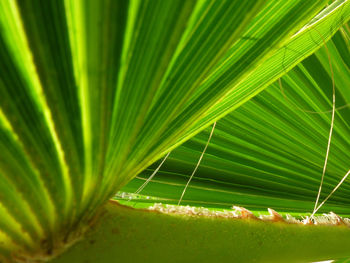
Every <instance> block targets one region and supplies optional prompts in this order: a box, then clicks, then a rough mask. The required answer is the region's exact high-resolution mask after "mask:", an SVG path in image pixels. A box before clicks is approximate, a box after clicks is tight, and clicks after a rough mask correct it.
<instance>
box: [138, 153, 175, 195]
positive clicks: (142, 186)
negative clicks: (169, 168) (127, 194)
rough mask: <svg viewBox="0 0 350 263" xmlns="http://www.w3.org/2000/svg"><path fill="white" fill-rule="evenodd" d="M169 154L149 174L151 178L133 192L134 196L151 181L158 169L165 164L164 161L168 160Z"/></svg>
mask: <svg viewBox="0 0 350 263" xmlns="http://www.w3.org/2000/svg"><path fill="white" fill-rule="evenodd" d="M170 153H171V152H168V153H167V155H165V157H164V158H163V160H162V162H161V163H160V164H159V165H158V167H157V169H155V170H154V171H153V173H152V174H151V176H150V177H149V178H148V179H147V180H146V182H144V183H143V184H142V185H141V186H140V187H139V188H138V189H137V190H136V192H135V194H139V193H140V192H141V191H142V190H143V189H144V188H145V187H146V185H147V184H148V183H149V182H150V181H151V180H152V178H153V177H154V176H155V175H156V173H157V172H158V171H159V169H160V168H161V167H162V165H163V163H164V162H165V160H166V159H167V158H168V156H169V154H170Z"/></svg>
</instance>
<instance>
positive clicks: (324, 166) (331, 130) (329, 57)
mask: <svg viewBox="0 0 350 263" xmlns="http://www.w3.org/2000/svg"><path fill="white" fill-rule="evenodd" d="M322 40H323V43H324V47H325V50H326V52H327V56H328V61H329V67H330V71H331V77H332V88H333V96H332V97H333V103H332V119H331V128H330V130H329V136H328V144H327V152H326V157H325V160H324V165H323V171H322V177H321V183H320V187H319V189H318V194H317V198H316V202H315V206H314V211H313V212H312V214H315V211H316V208H317V205H318V201H319V199H320V195H321V191H322V185H323V180H324V175H325V173H326V169H327V162H328V156H329V149H330V146H331V139H332V133H333V126H334V116H335V82H334V72H333V67H332V60H331V56H330V53H329V50H328V48H327V44H326V42H325V41H324V39H322Z"/></svg>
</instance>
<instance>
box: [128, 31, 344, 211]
mask: <svg viewBox="0 0 350 263" xmlns="http://www.w3.org/2000/svg"><path fill="white" fill-rule="evenodd" d="M348 41H349V28H348V27H347V26H345V27H343V28H342V29H341V30H340V31H338V32H337V33H336V34H335V36H334V37H333V38H332V40H331V41H329V42H327V44H326V47H322V48H321V49H320V50H319V51H317V52H316V53H315V54H314V55H312V56H310V57H308V58H307V59H305V60H304V61H303V62H302V63H299V64H298V66H296V67H295V68H293V70H291V71H290V72H289V73H288V74H286V75H285V76H283V77H282V79H281V84H282V86H280V84H279V81H276V82H274V83H273V84H272V85H270V86H269V87H268V88H267V89H266V90H265V91H263V92H262V93H260V94H259V95H257V96H256V97H255V98H253V99H251V100H250V101H249V102H247V103H245V104H244V105H243V106H241V107H240V108H238V109H237V110H235V111H233V112H232V113H230V114H229V115H227V116H226V117H224V118H223V119H221V120H219V121H218V123H217V125H216V127H215V130H214V134H213V136H212V139H211V141H210V144H209V146H208V149H207V151H206V153H205V155H204V158H203V160H202V162H201V164H200V167H199V169H198V171H197V173H196V175H195V177H194V178H193V180H192V181H191V183H190V185H189V188H188V189H187V192H186V194H185V197H184V200H183V203H184V204H192V205H205V206H214V207H224V208H230V207H231V206H232V204H236V205H241V206H244V207H246V208H250V209H253V210H266V208H267V207H272V208H273V209H275V210H277V211H281V212H282V211H286V212H299V213H308V212H309V213H310V212H312V209H313V207H314V203H315V199H316V196H317V192H318V188H319V184H320V180H321V175H322V169H323V165H324V159H325V154H326V148H327V141H328V135H329V128H330V123H331V115H332V114H331V109H332V79H334V82H335V88H336V89H335V94H336V108H337V110H336V114H335V121H334V133H333V136H332V142H331V148H330V154H329V161H328V166H327V172H326V177H325V180H324V186H323V189H322V194H321V200H323V199H324V198H325V197H326V196H327V195H328V194H329V193H330V192H331V191H332V190H333V188H334V187H335V186H336V185H337V184H338V182H339V181H340V180H341V179H342V177H343V176H344V175H345V174H346V172H347V171H348V170H349V169H350V163H349V160H350V156H349V147H350V141H349V138H350V129H349V128H350V127H349V123H350V109H349V102H350V89H349V87H350V68H349V65H350V59H349V58H350V51H349V50H350V49H349V44H348V43H349V42H348ZM327 50H328V53H329V55H330V58H331V60H329V59H328V54H327ZM330 64H331V66H332V71H333V74H332V71H331V68H330ZM332 75H334V76H333V78H332ZM344 106H345V107H344ZM210 130H211V128H208V129H206V130H205V131H204V132H202V133H200V134H198V135H197V136H195V137H194V138H192V139H191V140H189V141H188V142H186V143H184V144H183V145H182V146H180V147H178V148H177V149H175V150H173V151H172V152H171V153H170V155H169V157H168V158H167V160H166V161H165V163H164V165H163V166H162V167H161V168H160V170H159V172H158V173H157V174H156V176H155V177H154V179H152V180H151V181H150V183H149V184H148V185H147V186H146V187H145V188H144V190H143V191H142V192H141V193H142V194H144V195H152V196H156V197H158V198H160V199H158V202H159V201H162V202H168V203H177V201H178V199H179V197H180V196H181V192H182V191H183V189H184V187H185V184H186V182H187V180H188V178H189V176H190V175H191V172H192V170H193V169H194V167H195V165H196V163H197V161H198V158H199V156H200V155H201V152H202V151H203V148H204V146H205V144H206V142H207V139H208V136H209V132H210ZM158 164H159V162H157V163H155V164H154V165H152V166H151V167H149V168H148V169H146V170H145V171H144V172H142V173H141V174H140V175H138V176H137V178H136V179H135V180H133V181H131V182H130V183H129V184H128V185H127V186H126V187H124V189H123V191H126V192H134V191H135V190H136V189H138V187H139V186H140V184H141V183H143V182H144V181H145V179H147V178H148V176H149V175H150V174H151V173H152V172H153V170H154V168H155V167H157V166H158ZM349 190H350V188H349V181H345V182H344V183H343V184H342V186H341V187H340V188H339V190H337V192H335V193H334V195H333V196H332V197H331V199H330V200H329V201H328V202H327V203H326V204H325V206H324V207H323V208H322V210H321V212H322V211H323V212H329V211H333V212H336V213H340V214H346V215H349V213H350V210H349V206H348V196H349ZM135 201H137V202H149V200H147V199H146V200H142V198H141V199H138V200H135ZM130 203H131V204H133V205H134V203H133V202H130ZM136 205H137V204H136Z"/></svg>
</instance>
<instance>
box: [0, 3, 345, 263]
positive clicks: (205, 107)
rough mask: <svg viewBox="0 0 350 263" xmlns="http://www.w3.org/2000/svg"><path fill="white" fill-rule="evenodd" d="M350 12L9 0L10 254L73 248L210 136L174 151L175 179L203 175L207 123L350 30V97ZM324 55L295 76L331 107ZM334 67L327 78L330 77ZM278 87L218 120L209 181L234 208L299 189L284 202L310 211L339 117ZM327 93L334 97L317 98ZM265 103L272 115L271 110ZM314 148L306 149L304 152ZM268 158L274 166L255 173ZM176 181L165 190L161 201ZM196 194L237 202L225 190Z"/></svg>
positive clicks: (296, 86) (1, 27)
mask: <svg viewBox="0 0 350 263" xmlns="http://www.w3.org/2000/svg"><path fill="white" fill-rule="evenodd" d="M349 17H350V2H349V1H344V0H338V1H334V2H333V3H331V4H329V5H327V1H316V0H310V1H303V0H296V1H266V0H258V1H244V2H243V1H232V0H226V1H211V0H197V1H196V0H189V1H182V0H171V1H164V0H130V1H129V0H115V1H113V0H102V1H97V0H78V1H77V0H62V1H40V0H33V1H20V0H3V1H0V106H1V111H0V127H1V130H0V150H1V152H0V190H1V191H0V214H1V217H0V255H1V256H0V257H3V258H7V259H8V258H15V259H17V260H26V259H29V258H31V259H33V260H35V259H40V258H44V259H45V258H47V257H50V256H52V255H55V254H56V253H58V252H60V251H61V250H62V249H63V248H64V247H65V246H66V245H67V244H70V243H72V242H74V241H75V240H76V239H77V238H78V237H80V236H81V235H82V233H83V232H85V230H86V228H88V227H89V224H91V223H92V222H93V221H94V220H95V218H96V215H97V214H98V212H99V210H100V208H101V206H102V205H103V204H105V203H106V201H107V200H108V199H109V198H111V197H112V196H113V195H114V194H115V193H116V192H117V191H118V190H120V189H121V187H123V186H125V185H126V184H127V183H128V182H129V181H130V180H131V179H133V178H134V177H135V176H137V175H138V174H140V173H141V172H142V171H144V170H145V169H146V168H147V167H148V166H149V165H151V164H152V163H154V162H155V161H157V160H158V159H159V158H160V157H162V156H163V155H165V154H166V153H167V152H169V151H170V150H172V149H174V148H175V147H177V146H179V145H180V144H182V143H183V142H185V141H187V140H188V139H190V138H191V137H193V136H194V135H196V134H198V137H195V139H193V140H192V141H189V142H188V143H186V144H184V146H182V147H180V148H179V149H178V150H176V151H177V153H176V154H175V155H173V157H172V159H171V160H172V161H173V163H174V165H175V166H176V169H178V170H176V171H175V172H172V171H170V172H165V174H167V175H171V176H167V178H166V179H164V180H165V181H167V180H170V181H171V180H175V181H177V180H178V178H179V177H177V176H176V175H174V174H183V175H185V174H187V173H186V171H187V170H188V169H189V166H191V164H192V163H193V162H194V158H196V157H195V153H198V152H199V151H200V150H199V148H202V144H203V140H204V138H205V137H207V135H208V134H207V131H204V132H203V133H200V132H201V131H202V130H204V129H205V128H206V127H208V126H209V125H210V124H212V123H213V122H214V121H216V120H218V119H220V118H222V117H223V116H225V115H227V114H228V113H229V112H231V111H233V110H234V109H236V108H238V107H239V106H241V105H242V104H243V103H244V102H247V101H248V100H249V99H251V98H252V97H254V96H255V95H257V94H258V93H259V92H261V91H262V90H263V89H264V88H266V87H267V86H268V85H270V84H272V83H273V82H274V81H276V79H277V78H279V77H281V76H282V75H285V74H286V73H287V71H289V70H290V69H292V68H293V67H295V66H296V65H297V64H298V63H299V62H300V61H302V60H303V59H305V58H306V57H307V56H309V55H311V54H312V53H313V52H315V51H316V50H318V49H319V48H320V47H321V46H323V44H324V42H325V41H327V40H329V39H330V38H331V37H332V36H333V35H334V34H335V33H336V32H338V33H337V35H338V36H337V35H336V36H335V37H334V38H337V39H340V40H334V46H330V47H329V49H330V51H331V53H332V56H334V58H333V60H335V61H336V62H338V64H339V63H340V61H341V60H343V61H344V64H342V65H341V64H339V65H338V64H335V65H338V66H337V70H338V71H337V72H338V73H336V76H335V78H334V79H335V81H336V85H337V92H338V93H340V95H337V96H338V97H340V99H339V101H342V100H343V101H344V102H348V101H349V96H348V94H349V92H348V91H347V89H346V88H347V87H348V85H347V84H349V77H348V71H346V70H348V64H349V63H348V59H349V54H348V53H347V52H348V51H349V42H348V40H349V38H348V34H349V31H348V29H347V27H346V26H345V27H344V28H343V29H341V31H338V30H339V28H341V27H342V26H343V25H344V24H346V22H347V21H348V20H349ZM333 53H334V54H333ZM317 54H320V55H315V56H314V57H310V58H308V59H307V60H304V62H303V63H302V64H298V66H297V68H295V69H293V71H291V73H289V74H288V75H286V76H284V77H283V80H282V83H283V86H284V88H285V90H286V91H285V92H286V94H287V96H289V97H290V99H291V100H293V101H294V100H295V101H296V102H297V103H301V105H302V107H306V106H310V107H313V108H315V107H316V108H317V109H318V108H320V109H322V110H323V109H324V108H326V109H327V110H328V108H327V107H326V106H330V105H329V100H328V98H329V96H330V94H329V92H330V90H331V86H330V85H329V82H330V77H329V69H327V65H328V64H327V60H326V57H325V55H324V53H322V51H320V53H317ZM317 67H319V68H318V69H317ZM334 67H335V66H334ZM320 72H322V73H320ZM327 72H328V73H327ZM327 74H328V78H327V77H324V78H326V79H327V82H325V83H323V79H322V78H320V79H317V77H318V76H321V75H322V76H323V75H325V76H327ZM320 83H322V84H320ZM272 85H274V87H275V88H269V89H268V90H267V91H266V92H264V93H262V94H261V95H259V97H256V98H255V99H254V100H250V101H249V102H247V103H246V104H244V106H243V107H241V108H239V110H237V111H234V112H233V113H232V114H230V115H227V117H226V118H225V119H224V120H223V121H222V122H219V123H218V129H217V131H216V133H217V135H218V136H216V133H215V132H214V137H213V144H212V145H210V147H211V148H210V149H208V150H209V151H208V152H209V154H210V156H211V158H212V161H211V162H208V163H207V164H204V166H203V167H206V168H207V170H206V172H205V174H206V176H204V177H206V180H204V181H203V180H202V181H201V180H199V181H201V182H199V183H200V184H202V183H203V185H205V184H207V183H208V182H210V183H209V185H208V188H211V189H214V190H215V189H221V190H222V189H223V188H226V190H225V189H224V191H228V192H229V193H228V194H229V195H230V199H232V201H231V200H230V201H229V202H232V203H242V204H243V203H244V202H241V201H240V199H239V197H238V196H240V195H241V196H242V195H246V194H248V195H251V197H250V201H249V202H247V205H248V203H249V204H250V205H251V206H255V207H261V206H271V205H270V204H272V205H273V204H276V202H277V203H278V202H282V201H281V200H283V202H291V203H293V204H295V205H294V206H287V205H280V207H281V208H283V207H285V208H289V209H295V211H297V210H298V209H299V210H300V209H301V210H303V209H306V207H308V206H309V205H310V204H311V196H313V194H314V193H315V191H316V186H315V184H316V185H317V182H319V178H317V176H318V175H319V174H317V171H318V170H317V169H316V168H318V167H320V166H321V164H320V162H322V157H323V155H324V149H325V145H321V142H322V143H323V140H326V139H327V138H326V137H327V136H326V134H325V131H326V130H327V129H328V126H329V115H315V119H314V118H311V117H310V116H309V115H308V114H305V113H303V112H295V111H289V112H288V110H290V107H289V104H288V102H286V101H285V100H284V97H283V96H281V93H280V92H279V91H278V90H277V89H276V85H275V84H272ZM344 85H345V86H344ZM313 88H316V90H317V92H316V91H315V90H313ZM315 94H316V97H317V96H318V97H319V98H318V99H320V100H321V101H322V99H323V101H322V103H323V104H322V105H321V104H320V105H319V104H318V103H313V102H315V99H314V98H313V97H312V95H315ZM321 106H322V107H321ZM264 111H266V112H268V113H269V114H270V115H271V116H268V117H266V118H265V117H263V116H264V114H265V113H264ZM344 112H347V110H344ZM340 114H341V115H340ZM344 114H345V113H343V112H342V113H337V118H339V119H341V120H342V122H341V123H340V124H336V127H335V135H336V136H338V137H339V138H338V139H334V141H335V142H334V155H336V156H337V157H335V158H334V159H332V160H333V161H330V162H331V163H330V169H331V170H332V171H333V172H334V174H333V175H332V176H330V177H327V178H326V181H325V189H326V190H329V189H330V187H331V185H332V184H334V183H335V182H336V180H337V179H338V177H339V176H340V173H341V172H342V171H343V170H344V169H347V168H345V164H346V163H347V159H346V158H347V154H348V153H347V152H348V151H347V148H346V147H348V144H347V143H348V139H347V138H349V137H348V133H349V131H348V130H347V128H348V127H347V120H348V119H346V116H345V115H344ZM261 118H262V119H264V121H267V123H269V125H266V123H265V124H264V123H262V121H263V120H262V119H261ZM265 119H266V120H265ZM300 124H303V128H300ZM277 127H278V128H277ZM312 134H315V135H314V136H315V137H313V136H312ZM259 136H260V137H259ZM269 136H270V137H273V141H271V142H269V141H268V140H269V139H268V138H270V137H269ZM215 137H216V138H215ZM254 140H259V142H260V143H261V144H256V143H255V144H254ZM293 140H294V141H293ZM298 140H303V141H304V142H305V145H304V146H303V147H300V145H299V144H297V143H295V141H298ZM308 140H310V141H308ZM263 143H266V145H264V144H263ZM274 143H275V144H274ZM253 145H255V146H253ZM332 149H333V146H332ZM247 151H248V152H247ZM221 154H223V155H221ZM298 154H299V155H301V154H304V155H305V156H303V157H302V160H303V161H302V162H299V161H298V160H297V157H296V156H297V155H298ZM341 154H344V155H343V156H340V155H341ZM233 156H235V158H243V159H244V160H245V161H241V160H239V159H237V160H232V157H233ZM340 159H341V160H340ZM339 160H340V161H339ZM208 161H209V159H208ZM253 161H256V163H257V164H258V165H257V167H255V168H254V169H256V171H261V173H259V172H253V170H251V168H252V166H253V165H252V162H253ZM213 167H214V168H215V169H214V168H213ZM278 167H281V168H280V169H279V168H278ZM316 170H317V171H316ZM282 171H283V173H282ZM146 173H147V170H146ZM142 175H145V173H143V174H142ZM173 175H174V176H173ZM222 175H223V176H222ZM274 176H277V177H278V178H279V179H280V181H279V180H276V182H274V179H272V178H273V177H274ZM294 176H295V177H294ZM183 178H184V177H182V180H181V183H180V185H181V184H183V182H184V180H183ZM301 178H302V179H301ZM180 179H181V178H180ZM195 181H196V182H197V179H196V180H195ZM162 182H163V179H162ZM290 182H294V184H292V183H290ZM298 182H299V183H298ZM137 184H138V182H136V184H135V185H137ZM263 184H266V187H264V191H262V190H259V189H260V188H261V185H263ZM243 185H244V187H243ZM245 185H247V186H246V187H245ZM309 185H312V186H313V188H312V189H309V188H308V187H309ZM169 186H171V184H169V183H165V184H162V185H161V186H157V187H156V192H153V193H152V194H153V195H157V194H158V193H159V196H161V195H162V194H164V193H165V192H166V191H167V190H166V189H167V187H169ZM216 186H217V187H216ZM201 187H202V186H201ZM201 187H200V188H201ZM205 187H207V186H205ZM279 187H280V188H279ZM288 187H290V188H288ZM177 188H178V189H180V187H177ZM291 188H292V190H293V191H294V190H295V191H296V192H293V191H292V190H291ZM131 189H132V188H131ZM227 189H228V190H227ZM288 189H289V190H288ZM221 190H220V191H221ZM302 191H304V193H305V196H306V197H305V199H302V198H299V199H300V201H302V202H305V203H303V205H301V207H302V208H300V207H299V208H298V207H296V206H297V205H296V202H295V199H298V198H296V197H295V196H296V195H297V194H301V192H302ZM170 192H171V193H172V194H173V196H172V197H171V198H173V199H176V197H175V196H176V195H175V194H174V191H170ZM170 192H169V193H170ZM232 192H234V193H236V199H235V198H232V197H233V196H231V193H232ZM225 193H226V192H225ZM190 196H191V195H190ZM192 196H193V198H192V199H193V200H196V201H202V202H205V203H207V204H209V203H212V199H211V198H213V200H214V199H215V200H216V201H215V202H216V203H220V202H221V203H228V201H227V199H225V200H223V199H222V198H223V197H224V195H223V192H222V191H221V192H218V191H216V192H215V191H204V192H203V191H202V192H201V194H199V195H197V194H193V195H192ZM261 196H264V198H265V199H264V200H265V201H264V202H263V203H261V202H260V197H261ZM345 196H346V188H345V189H344V190H342V191H340V190H339V195H338V196H335V197H334V198H335V200H333V203H334V205H335V204H336V203H337V202H338V201H340V200H342V202H345V201H344V198H345ZM185 197H186V195H185ZM199 197H200V198H199ZM225 198H227V196H226V197H225ZM336 198H338V199H336ZM190 199H191V198H190ZM241 199H242V198H241ZM248 199H249V198H248ZM248 199H246V200H248ZM299 199H298V200H299ZM261 200H263V199H261ZM269 200H270V201H271V202H272V203H270V201H269ZM274 200H275V203H274ZM219 201H220V202H219ZM215 202H214V203H215ZM259 202H260V203H259ZM337 204H338V203H337ZM343 213H347V211H346V210H343Z"/></svg>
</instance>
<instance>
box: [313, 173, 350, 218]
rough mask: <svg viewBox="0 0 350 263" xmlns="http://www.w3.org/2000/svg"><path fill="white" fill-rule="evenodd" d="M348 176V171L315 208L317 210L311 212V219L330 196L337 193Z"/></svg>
mask: <svg viewBox="0 0 350 263" xmlns="http://www.w3.org/2000/svg"><path fill="white" fill-rule="evenodd" d="M349 174H350V170H349V171H348V172H347V173H346V174H345V175H344V177H343V178H342V179H341V180H340V182H339V183H338V185H337V186H336V187H335V188H334V189H333V191H332V192H331V193H330V194H329V195H328V196H327V197H326V198H325V199H324V200H323V202H322V203H321V204H320V205H319V206H318V207H317V209H315V210H314V211H313V212H312V215H311V217H313V216H314V214H315V213H316V212H317V211H318V210H319V209H320V208H321V207H322V206H323V204H324V203H325V202H326V201H327V200H328V199H329V198H330V197H331V196H332V194H333V193H334V192H335V191H337V189H338V188H339V187H340V185H341V184H342V183H343V182H344V181H345V179H346V178H347V177H348V175H349Z"/></svg>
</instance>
